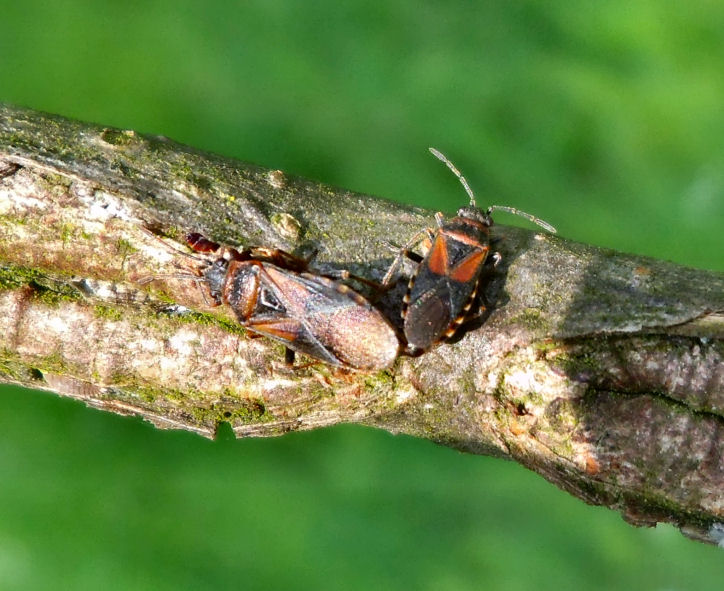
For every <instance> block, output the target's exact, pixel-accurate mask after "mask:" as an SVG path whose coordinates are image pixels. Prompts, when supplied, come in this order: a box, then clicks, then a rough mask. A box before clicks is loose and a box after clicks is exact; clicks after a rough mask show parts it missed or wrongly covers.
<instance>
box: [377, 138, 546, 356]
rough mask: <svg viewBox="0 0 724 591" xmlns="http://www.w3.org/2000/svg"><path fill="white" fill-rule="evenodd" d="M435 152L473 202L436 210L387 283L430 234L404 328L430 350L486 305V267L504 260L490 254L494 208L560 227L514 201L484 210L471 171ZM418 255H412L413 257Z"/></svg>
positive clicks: (417, 345) (416, 345) (418, 346)
mask: <svg viewBox="0 0 724 591" xmlns="http://www.w3.org/2000/svg"><path fill="white" fill-rule="evenodd" d="M430 151H431V152H432V154H433V155H434V156H435V157H437V158H438V159H439V160H441V161H442V162H444V163H445V164H446V165H447V167H448V168H449V169H450V170H451V171H452V172H453V173H454V174H455V176H457V177H458V180H459V181H460V183H461V184H462V185H463V187H464V188H465V191H466V192H467V194H468V196H469V197H470V204H469V205H468V206H466V207H462V208H460V209H459V210H458V212H457V215H456V216H455V217H453V218H451V219H449V220H445V219H444V217H443V215H442V214H441V213H439V212H438V213H437V214H435V221H436V223H437V228H436V229H435V230H432V229H430V228H427V229H425V230H422V231H420V232H418V233H417V234H415V236H413V237H412V238H411V239H410V240H409V241H408V242H407V244H406V245H405V246H404V247H403V248H402V249H400V252H399V254H398V255H397V257H395V260H394V261H393V262H392V264H391V265H390V268H389V270H388V271H387V273H386V275H385V277H384V279H383V281H382V284H383V285H389V284H390V283H391V282H392V279H393V276H394V274H395V272H396V270H397V267H398V266H399V265H400V262H401V259H402V257H403V256H410V254H411V249H412V248H413V247H414V246H416V245H418V244H419V243H420V242H422V240H423V239H424V238H427V239H429V241H430V248H429V250H428V251H427V253H426V254H425V256H424V257H422V259H421V260H420V262H419V263H418V265H417V268H416V270H415V272H414V273H413V275H412V276H411V277H410V281H409V283H408V287H407V293H406V294H405V297H404V298H403V306H402V317H403V321H404V322H403V331H404V335H405V339H406V341H407V346H408V352H409V353H411V354H414V353H418V352H421V351H425V350H427V349H429V348H430V347H432V346H433V345H434V344H435V343H437V342H439V341H441V340H445V339H449V338H450V337H452V336H453V335H454V334H455V332H456V331H457V330H458V328H459V327H460V325H462V324H463V323H464V322H466V321H468V320H470V319H472V318H475V317H476V316H479V315H480V314H482V312H484V311H485V307H484V306H483V305H482V304H481V305H480V306H478V309H477V310H475V311H473V304H474V303H475V301H476V298H478V291H479V285H480V280H481V276H482V273H483V269H484V268H485V267H486V266H488V265H492V266H495V265H497V264H498V262H499V261H500V259H501V257H500V254H499V253H493V255H492V256H491V255H490V250H491V248H490V227H491V226H492V225H493V218H492V216H491V214H492V212H493V211H496V210H497V211H507V212H509V213H512V214H515V215H519V216H522V217H524V218H526V219H528V220H530V221H532V222H533V223H535V224H538V225H539V226H541V227H543V228H545V229H546V230H548V231H549V232H555V231H556V230H555V228H554V227H553V226H551V225H550V224H548V223H547V222H545V221H543V220H541V219H539V218H537V217H535V216H532V215H530V214H529V213H525V212H524V211H521V210H519V209H516V208H513V207H506V206H500V205H493V206H490V207H488V209H487V210H482V209H480V208H478V207H477V205H476V204H475V195H474V194H473V191H472V189H471V188H470V185H468V182H467V180H465V177H464V176H463V175H462V174H460V171H459V170H458V169H457V168H455V166H454V165H453V163H452V162H450V160H448V159H447V158H446V157H445V156H444V155H443V154H442V153H441V152H439V151H438V150H436V149H435V148H430ZM411 258H412V257H411Z"/></svg>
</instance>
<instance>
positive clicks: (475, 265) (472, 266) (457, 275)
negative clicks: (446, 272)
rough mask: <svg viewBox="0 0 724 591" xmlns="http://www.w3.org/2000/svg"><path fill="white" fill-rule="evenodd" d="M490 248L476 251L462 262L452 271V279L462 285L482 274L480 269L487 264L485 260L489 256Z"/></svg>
mask: <svg viewBox="0 0 724 591" xmlns="http://www.w3.org/2000/svg"><path fill="white" fill-rule="evenodd" d="M488 250H490V249H489V248H487V247H485V248H482V249H480V250H477V251H475V252H474V253H472V254H471V255H470V256H468V257H467V258H465V259H463V260H462V261H460V262H459V263H458V264H457V265H455V267H454V268H453V269H452V271H450V279H452V280H454V281H459V282H460V283H467V282H468V281H472V279H473V278H474V277H475V276H476V275H477V274H478V273H479V272H480V267H481V266H482V264H483V263H484V262H485V258H486V257H487V256H488Z"/></svg>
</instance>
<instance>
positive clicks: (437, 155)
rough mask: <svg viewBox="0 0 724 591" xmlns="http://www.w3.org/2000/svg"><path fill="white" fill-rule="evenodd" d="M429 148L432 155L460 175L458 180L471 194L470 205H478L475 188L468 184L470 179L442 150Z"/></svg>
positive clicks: (457, 175)
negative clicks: (466, 178)
mask: <svg viewBox="0 0 724 591" xmlns="http://www.w3.org/2000/svg"><path fill="white" fill-rule="evenodd" d="M429 150H430V152H432V155H433V156H435V158H437V159H438V160H441V161H442V162H444V163H445V164H446V165H447V167H448V168H449V169H450V170H452V171H453V174H454V175H455V176H456V177H458V180H459V181H460V183H461V184H462V186H463V187H465V191H466V192H467V194H468V195H469V196H470V206H471V207H477V205H475V195H474V194H473V190H472V189H471V188H470V185H468V181H466V180H465V177H464V176H463V175H462V174H460V171H459V170H458V169H457V168H455V165H454V164H453V163H452V162H450V160H448V159H447V156H445V154H443V153H442V152H440V150H436V149H435V148H429Z"/></svg>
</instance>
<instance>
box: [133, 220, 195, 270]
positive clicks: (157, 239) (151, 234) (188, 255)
mask: <svg viewBox="0 0 724 591" xmlns="http://www.w3.org/2000/svg"><path fill="white" fill-rule="evenodd" d="M141 230H143V232H144V233H145V234H146V235H147V236H149V237H150V238H153V239H154V240H156V241H157V242H160V243H161V244H162V245H163V246H164V247H165V248H166V249H167V250H170V251H171V252H174V253H176V254H180V255H182V256H185V257H188V258H190V259H194V260H195V261H199V262H202V263H208V259H205V258H204V257H200V256H198V255H195V254H192V253H190V252H186V251H184V250H181V249H180V248H177V247H175V246H173V245H171V244H168V243H167V242H165V241H164V240H163V239H162V238H161V237H160V236H157V235H156V234H154V233H153V232H151V230H149V229H148V228H144V227H141Z"/></svg>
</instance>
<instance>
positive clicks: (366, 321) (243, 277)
mask: <svg viewBox="0 0 724 591" xmlns="http://www.w3.org/2000/svg"><path fill="white" fill-rule="evenodd" d="M187 243H188V244H189V246H190V247H191V248H193V249H194V250H196V251H197V252H206V253H209V252H212V253H216V252H217V251H219V249H220V248H221V247H220V245H219V244H217V243H215V242H212V241H210V240H208V239H206V238H204V237H203V236H201V235H200V234H189V235H188V236H187ZM343 276H344V277H349V275H348V274H343ZM202 277H203V281H204V282H205V284H206V286H207V287H208V289H209V291H210V292H211V297H212V298H213V300H214V303H215V304H217V305H221V304H227V305H229V306H230V307H231V309H232V310H233V311H234V314H235V315H236V317H237V319H238V320H239V323H240V324H241V325H242V326H244V327H245V328H247V329H248V330H250V331H252V332H254V333H257V334H260V335H264V336H266V337H269V338H271V339H274V340H276V341H278V342H280V343H282V344H283V345H285V346H286V347H287V352H288V354H287V361H288V362H291V361H293V352H294V351H297V352H300V353H306V354H307V355H309V356H310V357H314V358H315V359H319V360H320V361H324V362H325V363H328V364H330V365H334V366H337V367H343V368H351V369H359V370H367V371H375V370H380V369H385V368H387V367H389V366H390V365H392V363H393V362H394V360H395V359H396V358H397V355H398V353H399V349H400V343H399V340H398V338H397V334H396V332H395V330H394V329H393V328H392V326H391V325H390V323H389V322H388V321H387V320H386V319H385V317H384V316H383V315H382V314H381V313H380V312H379V311H378V310H377V309H375V308H374V307H373V306H372V304H370V302H369V301H368V300H367V299H365V298H364V297H363V296H362V295H360V294H359V293H357V292H356V291H354V290H353V289H352V288H350V287H348V286H347V285H345V284H343V283H341V282H340V281H337V280H333V279H331V278H330V277H327V276H323V275H317V274H313V273H310V272H309V271H308V261H306V260H304V259H301V258H299V257H296V256H294V255H292V254H290V253H288V252H285V251H283V250H278V249H267V248H261V247H255V248H248V249H244V250H242V251H238V250H236V249H234V248H225V249H224V253H223V256H220V257H219V258H217V259H216V260H214V261H213V262H210V263H209V264H208V266H206V268H204V269H203V270H202ZM352 277H353V276H352ZM290 351H291V353H289V352H290Z"/></svg>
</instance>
